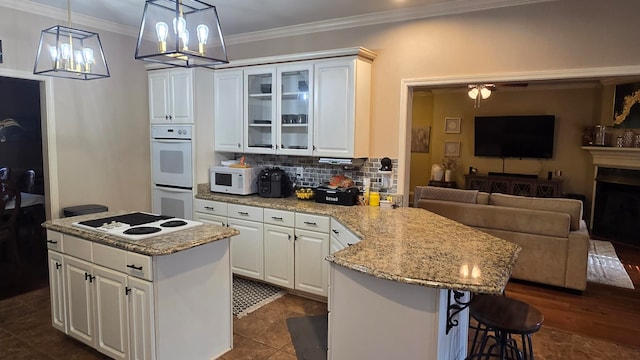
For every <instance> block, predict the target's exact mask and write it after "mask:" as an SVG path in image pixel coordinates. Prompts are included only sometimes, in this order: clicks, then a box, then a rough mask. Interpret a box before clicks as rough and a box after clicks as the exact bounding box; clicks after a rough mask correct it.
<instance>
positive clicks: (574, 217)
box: [489, 193, 582, 230]
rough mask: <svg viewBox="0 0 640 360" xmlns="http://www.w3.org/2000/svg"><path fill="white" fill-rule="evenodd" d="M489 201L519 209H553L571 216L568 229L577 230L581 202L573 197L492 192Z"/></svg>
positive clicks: (580, 213) (578, 227) (580, 218)
mask: <svg viewBox="0 0 640 360" xmlns="http://www.w3.org/2000/svg"><path fill="white" fill-rule="evenodd" d="M489 203H490V204H491V205H496V206H507V207H513V208H520V209H532V210H545V211H555V212H562V213H565V214H569V216H571V222H570V229H571V230H579V229H580V220H582V202H581V201H580V200H575V199H561V198H535V197H525V196H516V195H507V194H500V193H493V194H491V196H490V197H489Z"/></svg>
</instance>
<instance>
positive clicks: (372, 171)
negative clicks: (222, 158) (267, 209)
mask: <svg viewBox="0 0 640 360" xmlns="http://www.w3.org/2000/svg"><path fill="white" fill-rule="evenodd" d="M242 155H244V157H245V162H246V163H248V164H251V165H253V166H257V167H279V168H280V169H283V170H284V171H286V172H287V174H288V175H289V178H290V179H291V181H292V182H295V183H296V184H297V185H300V186H310V187H316V186H318V185H321V184H323V183H327V182H329V179H330V178H331V177H332V176H333V175H338V174H344V175H345V176H348V177H350V178H352V179H353V181H354V182H355V184H356V186H357V187H358V188H359V189H360V191H362V190H363V187H364V179H371V189H372V191H380V193H381V195H384V194H388V195H390V194H395V193H396V192H397V189H398V174H397V171H398V170H397V169H398V159H391V163H392V169H393V175H392V186H391V188H389V189H381V186H382V175H380V173H378V170H379V169H380V167H381V165H380V160H381V158H369V159H366V160H365V162H364V165H362V166H361V167H357V168H355V169H348V170H345V169H343V167H342V166H338V165H327V164H319V163H318V160H319V158H317V157H302V156H286V155H259V154H236V158H240V157H241V156H242ZM298 167H302V168H303V172H302V178H298V179H296V173H295V172H296V168H298Z"/></svg>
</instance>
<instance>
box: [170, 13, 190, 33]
mask: <svg viewBox="0 0 640 360" xmlns="http://www.w3.org/2000/svg"><path fill="white" fill-rule="evenodd" d="M186 28H187V21H186V20H185V19H184V18H183V17H182V16H180V17H178V18H173V33H174V34H178V36H181V35H182V32H183V31H185V29H186Z"/></svg>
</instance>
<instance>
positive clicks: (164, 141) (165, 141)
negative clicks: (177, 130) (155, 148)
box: [153, 139, 191, 144]
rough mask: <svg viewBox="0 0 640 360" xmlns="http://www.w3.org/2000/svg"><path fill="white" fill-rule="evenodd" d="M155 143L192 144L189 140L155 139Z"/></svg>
mask: <svg viewBox="0 0 640 360" xmlns="http://www.w3.org/2000/svg"><path fill="white" fill-rule="evenodd" d="M153 142H156V143H163V144H183V143H188V142H191V140H189V139H184V140H181V139H153Z"/></svg>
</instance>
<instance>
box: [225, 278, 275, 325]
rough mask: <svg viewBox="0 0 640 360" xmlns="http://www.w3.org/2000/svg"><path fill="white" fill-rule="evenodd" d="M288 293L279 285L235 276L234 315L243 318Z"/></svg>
mask: <svg viewBox="0 0 640 360" xmlns="http://www.w3.org/2000/svg"><path fill="white" fill-rule="evenodd" d="M284 294H286V292H285V291H284V290H282V289H280V288H278V287H275V286H271V285H267V284H264V283H261V282H257V281H251V280H247V279H244V278H240V277H236V276H234V277H233V315H234V316H237V317H238V318H241V317H243V316H246V315H248V314H250V313H252V312H254V311H256V310H258V309H259V308H261V307H262V306H264V305H267V304H268V303H270V302H272V301H273V300H275V299H277V298H279V297H281V296H282V295H284Z"/></svg>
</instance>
